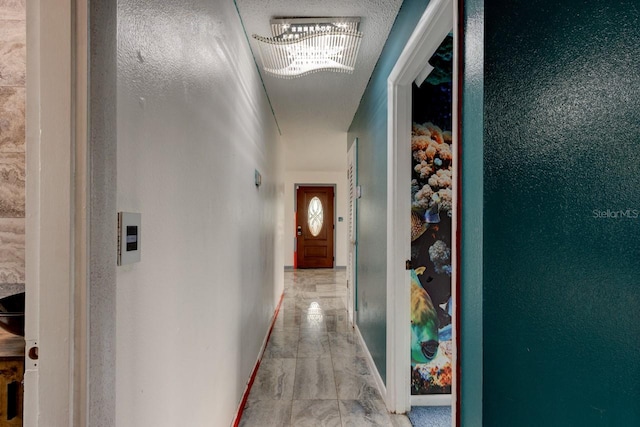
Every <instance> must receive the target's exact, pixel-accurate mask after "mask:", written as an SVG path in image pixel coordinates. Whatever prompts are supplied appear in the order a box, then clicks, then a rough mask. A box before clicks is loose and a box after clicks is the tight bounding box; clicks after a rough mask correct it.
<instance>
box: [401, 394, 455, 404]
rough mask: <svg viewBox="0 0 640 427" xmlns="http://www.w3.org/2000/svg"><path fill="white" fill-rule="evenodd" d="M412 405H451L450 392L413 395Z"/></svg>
mask: <svg viewBox="0 0 640 427" xmlns="http://www.w3.org/2000/svg"><path fill="white" fill-rule="evenodd" d="M409 402H411V406H451V395H450V394H424V395H411V399H410V400H409Z"/></svg>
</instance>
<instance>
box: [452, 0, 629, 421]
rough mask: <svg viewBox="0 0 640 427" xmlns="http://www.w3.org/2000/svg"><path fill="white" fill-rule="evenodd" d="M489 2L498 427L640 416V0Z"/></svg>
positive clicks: (487, 132)
mask: <svg viewBox="0 0 640 427" xmlns="http://www.w3.org/2000/svg"><path fill="white" fill-rule="evenodd" d="M484 4H485V18H486V20H485V37H486V39H485V67H484V72H485V75H484V89H485V95H484V111H485V113H484V144H485V145H484V149H485V152H484V174H485V176H484V203H485V209H484V233H483V234H484V250H483V258H484V260H483V263H484V280H483V286H484V307H483V308H484V326H483V328H484V336H483V338H484V359H483V360H484V362H483V382H484V390H483V396H484V404H483V407H484V424H485V425H487V426H541V425H545V426H631V425H640V403H639V402H640V317H639V316H638V314H637V311H638V307H639V306H640V243H639V242H640V9H639V8H638V3H637V2H636V1H620V0H607V1H604V0H599V1H598V0H589V1H565V2H557V1H551V0H541V1H526V2H525V1H521V0H485V2H484ZM463 375H464V373H463ZM463 379H464V377H463Z"/></svg>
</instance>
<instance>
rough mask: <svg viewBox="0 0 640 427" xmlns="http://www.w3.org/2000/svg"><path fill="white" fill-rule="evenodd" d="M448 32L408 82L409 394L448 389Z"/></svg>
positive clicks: (450, 310) (450, 370)
mask: <svg viewBox="0 0 640 427" xmlns="http://www.w3.org/2000/svg"><path fill="white" fill-rule="evenodd" d="M452 46H453V44H452V37H451V36H448V37H447V38H445V40H444V41H443V42H442V44H441V45H440V47H439V49H438V50H437V51H436V53H435V54H434V55H433V57H432V59H431V61H429V62H430V63H431V65H432V66H434V68H435V69H434V71H432V74H431V75H430V76H429V77H428V78H427V79H426V80H425V82H424V83H423V84H422V85H421V87H417V86H415V85H414V87H413V111H412V114H413V124H412V129H411V157H412V158H411V162H412V166H413V172H412V180H411V264H412V266H413V270H412V271H411V277H412V280H411V394H413V395H424V394H450V393H451V385H452V379H453V377H452V375H453V374H452V373H453V368H452V363H453V358H452V354H453V341H452V329H451V328H452V324H451V318H452V313H453V307H452V304H453V302H452V298H451V272H452V268H451V262H452V254H451V242H452V218H453V173H452V166H453V160H454V159H453V150H452V135H451V129H452V91H451V75H452Z"/></svg>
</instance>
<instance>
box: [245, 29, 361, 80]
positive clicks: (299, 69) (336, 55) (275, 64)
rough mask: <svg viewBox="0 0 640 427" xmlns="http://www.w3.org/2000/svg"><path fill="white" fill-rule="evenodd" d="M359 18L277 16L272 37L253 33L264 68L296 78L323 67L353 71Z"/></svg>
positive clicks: (358, 33) (358, 42)
mask: <svg viewBox="0 0 640 427" xmlns="http://www.w3.org/2000/svg"><path fill="white" fill-rule="evenodd" d="M359 24H360V18H277V19H272V20H271V32H272V34H273V37H262V36H258V35H255V34H254V35H253V38H254V39H256V40H257V41H258V46H259V50H260V57H261V59H262V64H263V68H264V70H265V71H266V72H267V73H269V74H272V75H274V76H277V77H281V78H294V77H300V76H304V75H307V74H309V73H313V72H316V71H320V70H327V71H334V72H340V73H352V72H353V70H354V66H355V63H356V58H357V56H358V50H359V49H360V41H361V40H362V33H361V32H359V31H358V27H359Z"/></svg>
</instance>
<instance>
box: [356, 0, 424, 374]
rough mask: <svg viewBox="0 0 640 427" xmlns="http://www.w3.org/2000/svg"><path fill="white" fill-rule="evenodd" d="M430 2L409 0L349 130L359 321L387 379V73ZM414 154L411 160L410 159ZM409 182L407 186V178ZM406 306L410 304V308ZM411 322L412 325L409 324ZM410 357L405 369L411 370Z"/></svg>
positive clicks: (377, 365) (374, 357)
mask: <svg viewBox="0 0 640 427" xmlns="http://www.w3.org/2000/svg"><path fill="white" fill-rule="evenodd" d="M427 4H428V1H426V0H405V1H404V2H403V4H402V7H401V8H400V11H399V12H398V16H397V17H396V21H395V23H394V25H393V28H392V29H391V33H390V34H389V37H388V39H387V42H386V44H385V46H384V48H383V50H382V54H381V56H380V59H379V60H378V63H377V65H376V67H375V69H374V71H373V74H372V76H371V79H370V81H369V84H368V86H367V89H366V90H365V93H364V95H363V97H362V100H361V101H360V106H359V107H358V111H357V112H356V114H355V116H354V119H353V122H352V123H351V127H350V129H349V134H348V138H347V141H348V144H351V143H352V142H353V141H354V139H355V138H356V137H357V138H358V184H359V185H360V186H362V198H361V199H360V200H358V218H357V220H358V222H357V224H358V225H357V241H358V265H357V275H358V313H357V323H358V328H359V329H360V331H361V333H362V336H363V338H364V340H365V341H366V343H367V347H368V348H369V351H370V352H371V355H372V357H373V360H374V362H375V363H376V367H377V368H378V371H379V372H380V375H381V376H382V378H383V380H385V381H386V321H387V280H386V275H387V270H386V262H387V251H386V241H387V227H386V224H387V214H386V212H387V78H388V77H389V73H390V72H391V70H392V69H393V67H394V66H395V64H396V61H397V60H398V57H399V56H400V53H401V52H402V49H404V46H405V45H406V42H407V40H408V39H409V36H411V33H412V32H413V30H414V28H415V26H416V24H417V23H418V20H419V19H420V17H421V16H422V13H423V12H424V10H425V8H426V7H427ZM410 160H411V159H407V161H410ZM407 185H409V184H408V183H407ZM407 309H408V307H407ZM407 327H409V325H407ZM408 363H409V362H408V361H407V369H409V367H408V366H409V365H408Z"/></svg>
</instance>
